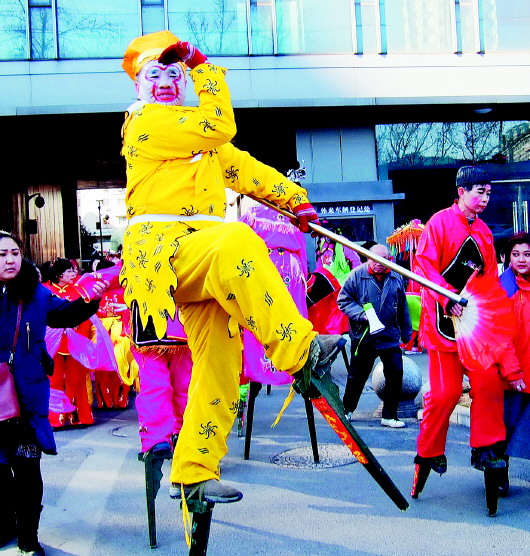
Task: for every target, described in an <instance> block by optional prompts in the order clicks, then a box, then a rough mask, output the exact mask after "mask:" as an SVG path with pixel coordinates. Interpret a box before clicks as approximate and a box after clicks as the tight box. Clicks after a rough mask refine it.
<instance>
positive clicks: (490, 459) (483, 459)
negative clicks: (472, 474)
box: [471, 444, 506, 471]
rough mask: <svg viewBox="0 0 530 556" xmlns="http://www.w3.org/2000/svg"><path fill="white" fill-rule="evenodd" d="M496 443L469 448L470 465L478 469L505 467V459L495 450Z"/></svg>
mask: <svg viewBox="0 0 530 556" xmlns="http://www.w3.org/2000/svg"><path fill="white" fill-rule="evenodd" d="M496 446H497V445H495V444H494V445H492V446H483V447H482V448H471V465H472V466H473V467H474V468H475V469H478V470H479V471H484V470H486V469H505V468H506V461H505V460H504V458H503V457H502V455H501V454H499V453H498V450H496Z"/></svg>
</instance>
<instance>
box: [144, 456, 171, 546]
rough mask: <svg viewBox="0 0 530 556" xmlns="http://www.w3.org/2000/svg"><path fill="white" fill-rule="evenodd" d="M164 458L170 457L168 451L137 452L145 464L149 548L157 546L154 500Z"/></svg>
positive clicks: (158, 486)
mask: <svg viewBox="0 0 530 556" xmlns="http://www.w3.org/2000/svg"><path fill="white" fill-rule="evenodd" d="M166 459H171V454H170V453H169V452H161V453H154V454H153V453H152V452H151V451H150V450H149V451H148V452H140V453H139V454H138V460H139V461H143V462H144V466H145V499H146V502H147V526H148V530H149V547H150V548H157V542H156V508H155V500H156V495H157V494H158V491H159V490H160V481H161V480H162V476H163V474H162V465H163V464H164V460H166Z"/></svg>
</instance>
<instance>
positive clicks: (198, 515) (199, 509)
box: [186, 498, 215, 556]
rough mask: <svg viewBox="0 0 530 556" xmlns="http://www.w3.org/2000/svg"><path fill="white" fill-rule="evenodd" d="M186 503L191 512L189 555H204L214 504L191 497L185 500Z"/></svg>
mask: <svg viewBox="0 0 530 556" xmlns="http://www.w3.org/2000/svg"><path fill="white" fill-rule="evenodd" d="M186 503H187V504H188V511H189V512H190V513H192V514H193V520H192V525H191V544H190V551H189V556H205V555H206V550H207V549H208V540H209V538H210V525H211V522H212V512H213V508H214V506H215V504H214V503H213V502H207V501H203V500H197V499H193V498H192V499H189V500H186Z"/></svg>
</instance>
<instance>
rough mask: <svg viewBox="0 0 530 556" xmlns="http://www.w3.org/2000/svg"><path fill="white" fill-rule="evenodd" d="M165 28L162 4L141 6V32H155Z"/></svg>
mask: <svg viewBox="0 0 530 556" xmlns="http://www.w3.org/2000/svg"><path fill="white" fill-rule="evenodd" d="M164 29H165V21H164V6H158V5H156V6H151V5H144V6H142V32H143V34H144V35H147V34H148V33H156V32H157V31H163V30H164Z"/></svg>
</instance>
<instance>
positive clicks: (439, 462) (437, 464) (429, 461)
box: [414, 454, 447, 475]
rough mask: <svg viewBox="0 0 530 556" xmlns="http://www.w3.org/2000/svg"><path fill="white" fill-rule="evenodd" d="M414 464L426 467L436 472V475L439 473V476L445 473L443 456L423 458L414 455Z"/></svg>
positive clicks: (445, 463)
mask: <svg viewBox="0 0 530 556" xmlns="http://www.w3.org/2000/svg"><path fill="white" fill-rule="evenodd" d="M414 463H417V464H419V465H425V466H428V467H430V468H431V469H432V470H433V471H436V473H440V475H443V474H444V473H445V472H446V471H447V458H446V457H445V455H443V454H442V455H441V456H434V457H432V458H423V457H421V456H420V455H418V454H416V457H415V458H414Z"/></svg>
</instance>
